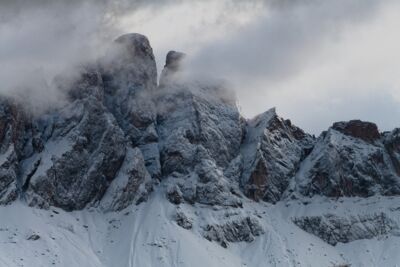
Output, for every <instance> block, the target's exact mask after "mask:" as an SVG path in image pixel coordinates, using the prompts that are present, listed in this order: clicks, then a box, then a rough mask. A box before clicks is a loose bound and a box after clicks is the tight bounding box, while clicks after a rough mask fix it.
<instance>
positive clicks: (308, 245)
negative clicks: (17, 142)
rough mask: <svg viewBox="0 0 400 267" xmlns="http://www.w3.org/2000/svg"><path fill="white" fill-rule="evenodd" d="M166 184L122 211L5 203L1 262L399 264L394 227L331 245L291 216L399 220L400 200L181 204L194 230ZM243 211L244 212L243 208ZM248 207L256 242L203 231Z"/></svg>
mask: <svg viewBox="0 0 400 267" xmlns="http://www.w3.org/2000/svg"><path fill="white" fill-rule="evenodd" d="M161 192H162V191H161V190H157V191H155V192H154V193H153V194H152V195H151V196H150V199H149V200H148V201H147V202H144V203H142V204H140V205H137V206H134V205H133V206H130V207H128V208H126V209H124V210H122V211H120V212H109V213H103V212H101V211H99V210H97V209H89V210H83V211H74V212H65V211H63V210H61V209H57V208H51V209H50V210H41V209H36V208H30V207H28V206H26V205H25V204H23V203H22V202H15V203H13V204H11V205H8V206H2V207H0V218H1V221H0V240H1V242H0V266H8V267H14V266H29V267H41V266H65V267H67V266H68V267H69V266H87V267H91V266H93V267H94V266H96V267H106V266H107V267H111V266H112V267H114V266H121V267H125V266H126V267H128V266H129V267H133V266H149V267H162V266H182V267H183V266H193V267H197V266H198V267H201V266H209V267H214V266H215V267H221V266H227V267H228V266H229V267H232V266H249V267H250V266H251V267H257V266H316V267H317V266H318V267H320V266H327V267H329V266H337V265H339V264H346V263H347V264H351V266H388V267H390V266H393V267H394V266H398V265H396V264H398V263H399V262H400V255H399V253H398V251H399V248H400V237H399V236H398V235H397V233H396V232H393V233H390V234H387V235H380V236H377V237H374V238H373V239H369V240H356V241H352V242H349V243H346V244H344V243H338V244H337V245H336V246H331V245H329V244H328V243H326V242H324V241H323V240H321V239H320V238H318V237H316V236H314V235H311V234H309V233H306V232H305V231H303V230H301V229H300V228H299V227H297V226H296V225H295V224H294V223H293V222H292V219H293V218H300V217H304V216H318V215H322V214H328V213H329V214H335V215H338V216H342V217H346V216H353V215H354V214H374V213H382V212H384V213H387V214H388V216H390V217H391V219H393V220H394V221H395V222H396V223H399V221H400V215H399V213H400V204H399V202H398V199H397V198H394V197H393V198H391V197H372V198H367V199H362V198H356V199H353V198H344V199H339V200H338V201H333V200H329V199H326V198H322V197H319V198H314V199H313V200H312V201H309V200H304V201H299V200H296V201H286V202H279V203H278V204H276V205H270V204H261V203H253V202H250V201H249V202H246V203H244V206H245V209H241V210H236V209H233V208H232V209H231V210H230V209H226V208H214V209H212V208H210V207H207V206H204V205H198V204H195V205H193V206H192V205H187V204H181V205H180V207H179V209H180V210H182V211H184V212H185V213H186V214H189V217H190V216H197V219H196V220H195V223H194V224H193V228H192V229H189V230H187V229H184V228H182V227H180V226H179V225H177V223H176V221H175V219H174V216H175V213H176V210H177V206H175V205H173V204H171V203H169V202H168V201H166V200H165V196H163V195H162V193H161ZM244 210H245V211H244ZM227 212H228V213H229V212H239V213H240V212H241V213H243V214H239V216H244V215H246V214H244V212H245V213H247V214H249V213H251V214H253V215H255V216H257V218H259V221H260V223H261V225H262V227H263V229H264V234H262V235H260V236H258V237H256V238H255V240H254V241H252V242H250V243H247V242H239V243H230V244H229V245H228V247H227V248H223V247H222V246H220V245H219V244H218V243H217V242H210V241H208V240H207V239H205V238H204V237H203V236H202V231H203V228H202V225H203V224H205V223H208V222H213V221H215V222H221V220H222V218H223V217H224V216H225V217H226V213H227Z"/></svg>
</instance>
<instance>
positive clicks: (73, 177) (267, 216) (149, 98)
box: [0, 34, 400, 266]
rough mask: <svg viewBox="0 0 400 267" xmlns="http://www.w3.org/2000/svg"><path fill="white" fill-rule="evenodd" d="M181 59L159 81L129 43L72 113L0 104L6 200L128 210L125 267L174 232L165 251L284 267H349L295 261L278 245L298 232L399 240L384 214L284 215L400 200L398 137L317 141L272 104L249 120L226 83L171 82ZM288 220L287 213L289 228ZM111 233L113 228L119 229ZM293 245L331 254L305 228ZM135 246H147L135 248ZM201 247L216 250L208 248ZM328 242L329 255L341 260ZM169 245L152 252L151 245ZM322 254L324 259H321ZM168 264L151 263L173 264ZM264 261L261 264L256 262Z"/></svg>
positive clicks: (336, 131)
mask: <svg viewBox="0 0 400 267" xmlns="http://www.w3.org/2000/svg"><path fill="white" fill-rule="evenodd" d="M184 57H185V54H183V53H180V52H175V51H170V52H169V53H168V54H167V57H166V63H165V66H164V69H163V71H162V74H161V77H160V83H159V85H157V68H156V63H155V59H154V55H153V51H152V48H151V46H150V44H149V41H148V39H147V38H146V37H145V36H143V35H140V34H126V35H123V36H121V37H119V38H117V39H116V41H115V42H114V45H113V46H112V47H111V48H110V51H108V53H107V55H106V56H105V57H104V58H102V59H100V60H99V63H98V64H93V66H91V67H90V68H86V69H85V71H83V72H82V75H81V76H80V77H79V79H77V81H76V82H74V83H72V85H71V88H69V91H68V94H69V100H70V101H69V102H68V103H67V104H66V105H64V106H62V107H60V108H58V109H55V110H52V111H49V112H47V113H45V114H42V115H41V116H39V117H30V116H28V115H27V114H25V113H24V112H23V110H22V109H21V108H20V107H19V106H18V105H16V104H15V103H13V102H10V101H4V100H1V102H0V204H11V203H14V202H15V201H16V200H18V199H20V200H21V201H22V202H23V203H26V204H28V205H29V206H34V207H39V208H44V209H50V208H51V209H53V208H54V207H58V208H61V209H63V210H66V211H76V210H83V211H82V212H85V211H86V210H87V209H89V208H90V209H91V210H94V211H96V212H98V214H102V215H99V216H114V215H113V214H120V213H118V212H119V211H121V210H129V212H132V215H129V216H128V214H129V212H127V213H124V214H127V215H124V216H126V218H129V220H134V221H135V224H133V226H130V224H129V222H130V221H124V219H121V225H125V226H124V227H126V228H122V229H123V231H122V230H121V236H120V238H121V240H125V243H124V244H125V245H126V244H130V245H127V247H129V248H130V249H135V251H134V253H133V252H132V251H125V252H126V255H130V256H126V257H129V259H128V258H127V259H126V262H129V264H130V265H129V264H128V265H121V266H133V265H132V264H133V263H132V262H135V263H138V264H137V266H147V265H146V264H143V261H142V260H141V259H139V258H137V257H135V256H132V255H137V253H136V250H138V251H140V252H141V253H144V254H145V255H146V257H149V258H156V257H154V255H158V254H159V251H157V252H156V253H157V254H154V255H150V254H148V253H149V252H148V251H153V250H146V249H143V250H141V249H142V247H143V246H145V244H155V242H161V243H162V242H164V241H165V240H164V239H162V238H161V239H160V238H159V237H160V236H161V235H163V234H165V233H166V232H168V233H179V236H180V238H181V239H182V240H185V241H182V242H183V243H182V244H180V243H179V242H180V241H179V240H178V241H179V242H177V241H176V240H175V243H173V242H172V241H171V243H168V246H171V247H175V246H176V244H177V243H178V245H177V246H179V247H180V248H182V247H185V246H186V245H191V246H192V245H193V244H197V243H198V244H202V246H199V247H201V248H203V246H204V244H206V245H205V246H206V247H207V249H204V251H203V252H204V253H205V254H204V255H206V254H207V253H209V252H210V251H214V250H217V251H220V250H219V249H222V248H226V249H227V251H228V250H229V249H230V248H231V247H233V250H232V251H231V250H229V251H231V252H232V253H237V251H239V250H241V249H237V248H246V249H247V250H248V251H251V255H253V252H254V249H256V250H257V251H258V250H260V251H261V252H259V253H260V255H263V256H262V257H267V256H265V255H280V256H281V258H283V259H290V262H299V261H300V260H304V261H305V262H307V266H308V265H309V266H328V264H331V263H332V262H339V261H340V259H342V258H341V256H339V253H336V252H332V253H333V254H332V255H334V256H332V257H331V258H329V260H328V259H324V258H323V257H322V256H321V257H322V258H321V259H319V260H320V262H323V264H322V265H315V264H314V263H313V260H314V257H315V255H313V256H312V257H311V256H310V257H311V258H307V257H308V256H304V255H306V254H304V253H303V254H301V255H302V256H301V257H303V258H301V259H299V257H300V256H296V255H298V254H296V253H297V252H296V253H289V252H288V249H287V247H291V246H294V245H293V244H290V242H289V243H287V244H285V246H284V247H282V242H285V241H284V240H289V239H290V240H291V238H292V237H293V236H287V233H288V232H296V229H298V228H297V226H298V227H300V228H302V229H304V230H305V231H307V232H309V233H311V234H313V235H316V236H319V237H320V238H321V239H322V240H324V241H326V242H328V243H329V244H332V245H336V244H337V242H342V241H343V242H344V243H346V242H351V241H354V240H358V239H363V238H375V237H377V236H379V235H380V234H383V233H385V234H390V233H392V232H393V233H394V229H397V228H398V227H399V226H400V220H399V221H396V220H397V219H396V220H395V219H393V220H392V219H391V218H390V216H389V215H387V214H385V215H379V214H378V215H377V214H375V213H374V214H367V215H365V214H362V215H360V216H354V217H351V219H349V220H346V219H343V216H344V215H343V214H336V215H335V216H333V215H332V214H321V212H322V211H321V212H320V213H318V212H310V213H311V215H309V214H308V213H306V212H303V211H304V210H306V208H305V207H304V206H301V207H300V208H299V211H298V210H295V211H292V210H290V208H288V207H289V206H290V205H291V203H293V201H296V199H299V203H300V204H299V203H297V204H294V205H297V206H299V205H302V204H301V203H308V201H313V200H312V199H315V197H316V196H319V197H320V198H322V199H325V201H335V200H331V199H330V198H333V199H337V198H341V197H349V198H351V197H358V198H368V197H387V196H395V197H398V196H399V195H400V130H399V129H395V130H393V131H392V132H386V133H382V134H380V133H379V131H378V128H377V126H376V125H375V124H373V123H369V122H362V121H359V120H353V121H349V122H337V123H334V124H333V126H332V127H331V128H329V129H328V130H327V131H326V132H324V133H322V134H321V135H320V136H319V137H318V138H315V137H314V136H311V135H310V134H307V133H306V132H304V131H303V130H302V129H300V128H299V127H297V126H295V125H293V124H292V123H291V121H290V120H285V119H283V118H281V117H280V116H278V114H277V112H276V109H275V108H272V109H270V110H269V111H267V112H265V113H262V114H260V115H258V116H256V117H255V118H253V119H250V120H246V119H245V118H243V117H242V116H241V114H240V113H239V110H238V108H237V105H236V103H235V100H234V96H233V94H231V93H230V92H229V90H226V88H224V87H223V86H221V84H215V83H213V82H210V81H195V82H192V81H188V80H182V79H179V76H176V74H179V71H180V64H181V63H182V60H183V59H184ZM157 88H159V89H162V90H157ZM366 201H367V200H366ZM260 202H261V203H260ZM142 203H143V204H142ZM267 203H268V204H267ZM271 203H272V204H276V205H272V204H271ZM139 204H140V205H139ZM135 205H139V206H138V207H136V206H135ZM321 205H322V204H321ZM335 205H340V204H338V203H337V202H334V204H332V207H335ZM349 205H350V204H349ZM354 205H358V204H354ZM297 206H296V207H297ZM397 209H398V208H397ZM282 210H285V211H288V212H289V211H290V212H289V213H290V214H291V215H290V216H288V217H287V218H284V217H285V216H286V215H285V214H284V212H283V211H282ZM321 210H324V209H322V208H321ZM136 211H137V212H136ZM298 212H303V213H302V214H306V215H304V216H300V215H299V214H298ZM333 212H337V211H335V210H334V211H333ZM366 212H368V211H366ZM385 212H387V213H390V212H392V211H391V210H387V211H385ZM396 212H397V211H396ZM96 214H97V213H96ZM110 214H111V215H110ZM357 214H358V213H357ZM118 216H119V215H118ZM137 216H140V218H139V217H137ZM341 216H342V217H341ZM74 220H75V218H74ZM127 220H128V219H127ZM274 220H277V222H278V223H277V222H276V221H274ZM122 221H124V222H122ZM292 221H293V222H292ZM102 223H103V224H104V222H102ZM113 223H114V222H113V221H112V220H110V225H111V224H112V225H113V226H114V228H118V227H117V226H115V225H114V224H113ZM157 223H158V224H157ZM147 224H149V225H147ZM277 224H279V225H277ZM280 224H282V225H284V226H282V225H280ZM99 225H100V223H99ZM107 225H108V224H107ZM296 225H297V226H296ZM326 225H329V227H331V228H332V231H328V230H326V228H327V227H328V226H326ZM354 225H356V226H357V225H358V226H359V227H358V228H357V227H356V226H354ZM153 226H154V227H153ZM63 227H64V226H63ZM129 227H133V228H129ZM152 227H153V228H152ZM164 227H167V229H166V230H165V228H164ZM274 227H275V228H274ZM285 227H287V229H291V230H290V231H287V229H286V228H285ZM324 227H325V228H324ZM329 227H328V228H329ZM352 227H356V229H355V230H354V229H353V228H352ZM65 228H67V230H68V229H70V228H68V227H65ZM110 228H112V227H111V226H110ZM114 228H113V229H114ZM107 229H108V228H107ZM126 229H129V231H132V232H134V233H135V235H134V237H130V238H132V239H131V240H129V239H126V238H128V237H126V235H127V233H129V231H128V230H126ZM329 229H330V228H329ZM343 229H350V230H348V232H345V231H344V230H343ZM142 230H143V231H142ZM63 231H65V229H64V230H63ZM74 231H75V230H74V229H72V230H71V231H69V230H68V231H66V232H68V234H67V235H69V234H70V233H69V232H71V233H73V232H74ZM107 231H109V229H108V230H106V232H107ZM174 231H176V232H174ZM330 232H333V234H331V233H330ZM107 233H108V232H107ZM149 233H150V234H149ZM0 234H1V231H0ZM96 234H98V235H101V233H97V232H96ZM157 235H159V236H157ZM296 235H299V239H300V240H303V239H304V240H308V241H309V242H314V243H318V244H320V245H321V246H324V244H325V243H324V241H321V240H319V239H318V240H317V239H315V238H314V237H312V236H309V235H307V234H306V233H305V232H301V233H297V232H296ZM282 236H285V238H284V239H283V238H281V237H282ZM105 238H106V237H105ZM137 238H141V239H140V240H146V241H143V244H142V243H141V244H139V243H137V242H139V241H138V240H139V239H137ZM148 238H154V239H155V240H156V241H155V240H148ZM60 239H61V238H60ZM87 240H92V239H91V238H87ZM159 240H162V241H159ZM206 240H208V241H212V242H213V243H212V244H214V243H216V244H218V245H220V246H221V247H219V246H218V247H216V246H214V247H212V248H213V249H210V248H209V247H208V246H209V242H208V241H206ZM140 242H142V241H140ZM165 242H166V241H165ZM202 242H208V243H202ZM252 242H253V243H252ZM257 242H265V243H257ZM78 243H79V242H75V243H74V244H78ZM247 243H252V244H251V245H249V244H247ZM326 245H327V246H329V249H328V248H325V249H326V250H329V251H331V250H332V251H334V248H331V247H330V245H328V244H326ZM131 246H132V247H131ZM166 246H167V245H166V244H164V243H162V244H159V243H157V244H156V245H154V247H155V248H157V249H160V248H162V247H166ZM212 246H213V245H212ZM250 246H252V247H250ZM267 247H268V248H271V247H272V248H274V249H275V250H274V251H273V252H274V253H272V252H271V251H265V250H264V249H265V248H267ZM146 248H147V247H146ZM301 249H303V247H302V246H299V247H296V248H294V250H296V251H300V250H301ZM105 250H107V249H105ZM177 250H179V249H177ZM96 251H97V249H96ZM107 251H108V250H107ZM179 251H180V250H179ZM233 251H235V252H233ZM321 251H322V250H321ZM321 251H317V253H319V254H318V255H323V253H322V252H321ZM335 253H336V254H335ZM117 254H118V253H117ZM117 254H115V255H117ZM170 254H171V253H167V254H165V255H170ZM115 255H113V257H114V258H115ZM118 255H120V254H118ZM140 255H142V254H140ZM185 255H186V254H185ZM234 255H235V259H236V258H237V257H238V255H237V254H234ZM307 255H308V254H307ZM124 256H125V254H124ZM131 257H132V258H131ZM168 257H170V256H168ZM243 257H245V256H243ZM246 257H247V256H246ZM268 257H273V256H268ZM251 258H252V257H250V258H246V259H247V260H250V261H251V260H254V259H251ZM262 259H264V258H262ZM332 259H335V261H332ZM100 261H103V259H101V260H99V262H100ZM172 261H173V260H172V259H171V261H168V260H166V261H165V262H163V263H162V264H161V265H149V266H173V265H174V264H175V263H173V264H172V263H171V262H172ZM271 262H273V261H271ZM276 262H277V261H275V263H276ZM288 262H289V261H288ZM290 262H289V263H290ZM139 263H140V264H139ZM164 263H165V264H164ZM168 263H171V264H169V265H168ZM157 264H159V263H157ZM263 264H265V261H264V260H260V261H259V262H258V263H257V264H256V263H254V265H248V266H264V265H263ZM271 264H272V263H271ZM175 265H176V264H175ZM93 266H103V265H93ZM106 266H109V265H106ZM177 266H178V265H177ZM214 266H219V265H218V264H217V265H214ZM226 266H242V263H240V265H231V264H227V265H226ZM272 266H274V265H272ZM275 266H280V265H279V264H276V265H275ZM282 266H294V265H290V264H287V265H282Z"/></svg>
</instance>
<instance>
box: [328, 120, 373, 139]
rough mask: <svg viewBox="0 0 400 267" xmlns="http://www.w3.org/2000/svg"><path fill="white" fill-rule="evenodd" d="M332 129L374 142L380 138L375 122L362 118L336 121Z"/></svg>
mask: <svg viewBox="0 0 400 267" xmlns="http://www.w3.org/2000/svg"><path fill="white" fill-rule="evenodd" d="M332 129H335V130H336V131H339V132H341V133H344V134H346V135H350V136H353V137H355V138H360V139H362V140H364V141H366V142H373V141H376V140H378V139H379V138H380V134H379V131H378V127H377V126H376V124H375V123H371V122H364V121H360V120H351V121H348V122H343V121H341V122H335V123H334V124H333V126H332Z"/></svg>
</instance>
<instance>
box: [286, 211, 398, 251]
mask: <svg viewBox="0 0 400 267" xmlns="http://www.w3.org/2000/svg"><path fill="white" fill-rule="evenodd" d="M293 222H294V223H295V224H296V225H297V226H298V227H300V228H301V229H303V230H304V231H306V232H308V233H310V234H313V235H316V236H318V237H319V238H321V239H322V240H324V241H325V242H327V243H329V244H331V245H333V246H335V245H336V244H337V243H339V242H341V243H348V242H351V241H355V240H360V239H371V238H374V237H379V236H383V235H387V234H390V233H391V232H395V233H396V234H397V233H398V230H399V225H398V224H397V223H396V222H395V221H394V220H392V219H390V218H389V217H388V216H387V215H386V214H385V213H379V214H366V215H353V216H349V217H340V216H337V215H334V214H325V215H323V216H310V217H300V218H294V219H293Z"/></svg>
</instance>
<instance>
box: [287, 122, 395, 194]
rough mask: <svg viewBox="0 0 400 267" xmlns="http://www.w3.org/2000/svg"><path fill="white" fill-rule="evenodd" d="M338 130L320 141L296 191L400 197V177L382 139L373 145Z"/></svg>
mask: <svg viewBox="0 0 400 267" xmlns="http://www.w3.org/2000/svg"><path fill="white" fill-rule="evenodd" d="M340 124H341V125H347V124H345V123H340ZM357 124H358V122H357ZM366 125H372V124H366ZM337 128H338V127H337V125H336V127H335V128H330V129H329V130H328V131H327V132H324V133H323V134H322V135H321V136H320V137H319V138H318V140H317V142H316V145H315V147H314V149H313V151H312V152H311V154H310V155H309V156H308V157H307V158H306V159H305V160H304V162H303V163H302V167H301V168H300V170H299V172H298V173H297V175H296V179H295V181H294V182H293V185H294V186H295V187H296V188H297V189H295V190H294V191H297V192H300V193H301V194H303V195H306V196H312V195H325V196H329V197H341V196H360V197H368V196H372V195H375V194H383V195H395V194H399V193H400V177H399V176H398V175H397V174H396V172H394V171H393V170H394V167H393V164H392V160H391V157H390V156H389V154H388V151H387V150H386V149H385V146H384V144H383V142H382V139H377V140H375V141H374V142H373V143H371V141H372V140H371V139H367V140H366V139H365V138H366V136H363V137H360V136H359V134H357V136H354V134H353V135H349V134H348V132H347V131H346V132H345V133H343V132H342V131H338V130H336V129H337ZM374 128H375V127H374V126H371V129H374ZM373 133H374V134H372V135H371V134H367V136H375V134H376V131H375V130H373ZM374 138H375V137H374Z"/></svg>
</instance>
